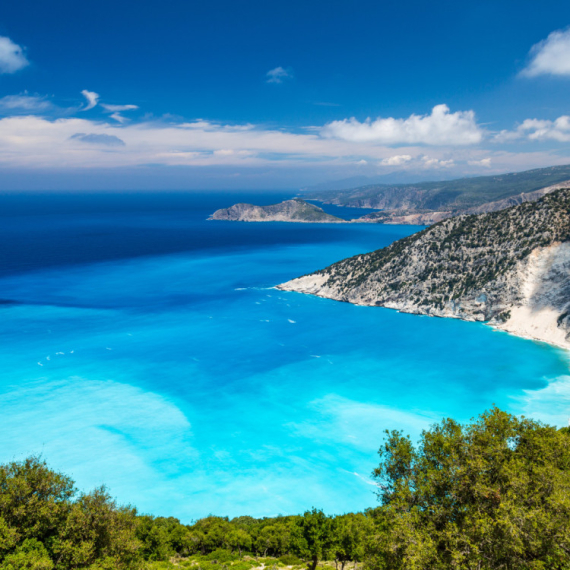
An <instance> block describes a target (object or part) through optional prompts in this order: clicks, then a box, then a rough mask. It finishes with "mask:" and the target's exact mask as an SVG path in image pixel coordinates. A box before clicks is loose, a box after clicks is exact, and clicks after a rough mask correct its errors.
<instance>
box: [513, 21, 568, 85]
mask: <svg viewBox="0 0 570 570" xmlns="http://www.w3.org/2000/svg"><path fill="white" fill-rule="evenodd" d="M530 56H531V60H530V63H529V64H528V65H527V67H526V68H525V69H523V71H522V72H521V75H523V76H525V77H536V76H538V75H558V76H567V77H570V28H567V29H565V30H557V31H555V32H552V33H551V34H550V35H549V36H548V37H547V38H546V39H545V40H542V41H541V42H539V43H537V44H536V45H534V46H533V47H532V48H531V50H530Z"/></svg>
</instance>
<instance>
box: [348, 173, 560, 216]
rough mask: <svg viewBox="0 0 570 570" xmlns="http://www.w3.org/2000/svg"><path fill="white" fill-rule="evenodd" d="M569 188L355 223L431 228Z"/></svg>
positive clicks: (386, 213) (556, 186) (404, 212)
mask: <svg viewBox="0 0 570 570" xmlns="http://www.w3.org/2000/svg"><path fill="white" fill-rule="evenodd" d="M569 186H570V182H562V183H560V184H553V185H552V186H547V187H546V188H541V189H539V190H534V191H533V192H522V193H521V194H516V195H514V196H509V197H508V198H503V199H502V200H495V201H493V202H486V203H484V204H481V205H480V206H474V207H472V208H466V209H464V210H461V209H455V210H453V209H452V210H418V209H415V208H412V210H411V212H412V213H410V210H387V211H380V212H372V213H371V214H366V215H365V216H362V217H360V218H358V219H357V220H355V221H358V222H368V223H381V224H403V225H418V226H430V225H432V224H436V223H437V222H441V221H442V220H445V219H446V218H452V217H454V216H460V215H464V214H465V215H471V214H488V213H490V212H498V211H500V210H505V209H506V208H510V207H511V206H517V205H518V204H522V203H524V202H535V201H536V200H540V198H542V197H543V196H546V194H550V192H554V191H555V190H559V189H560V188H567V187H569Z"/></svg>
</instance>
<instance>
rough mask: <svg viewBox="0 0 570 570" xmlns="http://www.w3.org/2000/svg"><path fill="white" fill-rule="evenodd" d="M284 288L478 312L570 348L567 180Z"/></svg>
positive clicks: (469, 316) (468, 315)
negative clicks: (536, 194) (564, 184)
mask: <svg viewBox="0 0 570 570" xmlns="http://www.w3.org/2000/svg"><path fill="white" fill-rule="evenodd" d="M279 288H280V289H283V290H289V291H298V292H302V293H310V294H312V295H318V296H321V297H327V298H330V299H336V300H339V301H346V302H350V303H356V304H360V305H372V306H382V307H388V308H392V309H397V310H399V311H403V312H407V313H418V314H424V315H432V316H439V317H452V318H459V319H464V320H471V321H482V322H486V323H489V324H492V325H494V326H496V327H497V328H500V329H503V330H506V331H509V332H512V333H514V334H518V335H521V336H526V337H531V338H536V339H538V340H543V341H546V342H550V343H553V344H557V345H559V346H563V347H565V348H570V189H562V190H556V191H554V192H552V193H548V194H547V195H546V196H544V197H543V198H541V199H540V200H539V201H537V202H524V203H522V204H520V205H518V206H514V207H511V208H508V209H506V210H501V211H498V212H492V213H488V214H480V215H471V216H465V215H463V216H459V217H455V218H449V219H446V220H444V221H442V222H440V223H437V224H435V225H433V226H431V227H430V228H427V229H425V230H423V231H421V232H419V233H417V234H414V235H412V236H410V237H407V238H405V239H403V240H399V241H397V242H394V243H393V244H392V245H390V246H388V247H387V248H384V249H381V250H378V251H374V252H372V253H367V254H362V255H357V256H355V257H352V258H349V259H345V260H343V261H339V262H338V263H335V264H334V265H331V266H330V267H327V268H325V269H322V270H320V271H317V272H316V273H313V274H310V275H306V276H304V277H300V278H297V279H293V280H292V281H289V282H288V283H285V284H283V285H280V286H279Z"/></svg>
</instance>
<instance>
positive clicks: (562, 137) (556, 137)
mask: <svg viewBox="0 0 570 570" xmlns="http://www.w3.org/2000/svg"><path fill="white" fill-rule="evenodd" d="M521 138H526V139H528V140H530V141H547V140H552V141H557V142H570V116H569V115H562V116H561V117H558V118H557V119H555V120H554V121H549V120H545V119H526V120H525V121H523V122H522V123H521V124H520V125H519V126H518V127H517V128H516V129H515V130H514V131H501V132H500V133H498V134H497V135H496V136H495V138H494V140H495V142H511V141H515V140H517V139H521Z"/></svg>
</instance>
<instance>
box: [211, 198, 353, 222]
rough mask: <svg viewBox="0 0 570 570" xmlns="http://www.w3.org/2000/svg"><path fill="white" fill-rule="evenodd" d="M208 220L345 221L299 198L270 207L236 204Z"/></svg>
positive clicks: (215, 213) (216, 212)
mask: <svg viewBox="0 0 570 570" xmlns="http://www.w3.org/2000/svg"><path fill="white" fill-rule="evenodd" d="M208 219H209V220H226V221H227V220H229V221H235V222H306V223H343V222H344V221H345V220H342V219H341V218H337V217H336V216H331V215H330V214H327V213H326V212H324V211H323V210H322V208H319V207H318V206H315V205H313V204H309V203H308V202H305V201H304V200H301V199H299V198H294V199H293V200H285V201H284V202H280V203H279V204H272V205H270V206H255V205H254V204H235V205H233V206H231V207H230V208H223V209H221V210H217V211H215V212H214V213H213V214H212V215H211V216H210V217H209V218H208Z"/></svg>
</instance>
